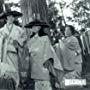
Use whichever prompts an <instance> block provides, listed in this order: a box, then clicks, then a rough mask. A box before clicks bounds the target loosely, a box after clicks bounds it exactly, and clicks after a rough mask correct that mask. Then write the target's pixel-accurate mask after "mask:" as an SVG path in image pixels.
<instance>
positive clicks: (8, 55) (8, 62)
mask: <svg viewBox="0 0 90 90" xmlns="http://www.w3.org/2000/svg"><path fill="white" fill-rule="evenodd" d="M23 33H24V31H23V30H22V29H21V28H20V27H18V26H16V25H14V24H13V26H12V29H11V32H9V30H8V28H7V26H6V24H5V26H4V27H3V28H1V29H0V70H1V73H0V76H1V77H2V76H3V75H4V74H8V75H9V77H11V78H13V79H14V81H15V82H16V87H17V86H18V85H19V74H18V56H17V52H16V49H15V47H14V45H13V40H17V41H18V43H20V44H22V42H23V41H24V40H23V38H22V35H23ZM2 48H3V49H2ZM2 58H3V60H1V59H2ZM1 61H2V62H1Z"/></svg>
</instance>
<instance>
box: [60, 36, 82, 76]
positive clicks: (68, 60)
mask: <svg viewBox="0 0 90 90" xmlns="http://www.w3.org/2000/svg"><path fill="white" fill-rule="evenodd" d="M59 43H60V49H59V50H60V51H61V53H60V54H61V55H62V64H63V65H62V66H63V68H64V70H65V71H66V72H70V73H69V74H70V75H73V76H74V77H73V78H79V77H80V75H81V71H82V56H81V48H80V46H79V43H78V40H77V38H76V37H74V36H71V37H67V38H66V39H65V40H63V41H61V40H60V42H59ZM67 75H68V74H67ZM70 75H68V76H70Z"/></svg>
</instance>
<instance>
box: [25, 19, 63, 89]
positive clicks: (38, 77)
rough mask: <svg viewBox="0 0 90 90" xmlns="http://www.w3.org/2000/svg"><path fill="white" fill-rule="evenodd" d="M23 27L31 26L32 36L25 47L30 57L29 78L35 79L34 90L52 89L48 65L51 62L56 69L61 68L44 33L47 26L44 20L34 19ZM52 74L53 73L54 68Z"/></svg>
mask: <svg viewBox="0 0 90 90" xmlns="http://www.w3.org/2000/svg"><path fill="white" fill-rule="evenodd" d="M25 27H26V28H31V32H33V33H34V34H33V37H32V38H31V39H29V40H28V41H27V47H28V49H29V53H30V57H31V61H30V63H31V78H32V79H34V80H35V90H52V88H51V85H50V75H49V73H50V72H49V70H50V69H49V68H50V65H51V64H53V66H54V68H56V69H58V70H63V69H62V66H61V63H60V61H59V60H58V58H57V56H56V54H55V52H54V49H53V48H52V46H51V44H50V41H49V38H48V36H46V35H45V33H44V28H48V27H49V26H48V25H47V24H46V23H45V22H41V21H40V20H34V21H32V22H30V23H29V24H27V25H25ZM51 69H52V68H51ZM52 70H53V69H52ZM50 71H51V70H50ZM53 75H55V72H54V70H53Z"/></svg>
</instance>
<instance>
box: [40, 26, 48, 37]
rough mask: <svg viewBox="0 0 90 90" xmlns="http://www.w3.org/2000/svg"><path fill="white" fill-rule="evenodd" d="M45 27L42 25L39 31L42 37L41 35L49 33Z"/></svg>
mask: <svg viewBox="0 0 90 90" xmlns="http://www.w3.org/2000/svg"><path fill="white" fill-rule="evenodd" d="M44 30H45V28H44V27H41V29H40V30H39V32H38V35H39V36H40V37H41V36H45V35H47V33H45V31H44Z"/></svg>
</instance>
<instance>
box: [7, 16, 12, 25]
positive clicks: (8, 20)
mask: <svg viewBox="0 0 90 90" xmlns="http://www.w3.org/2000/svg"><path fill="white" fill-rule="evenodd" d="M13 21H14V17H13V16H12V15H9V16H7V22H8V23H13Z"/></svg>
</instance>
